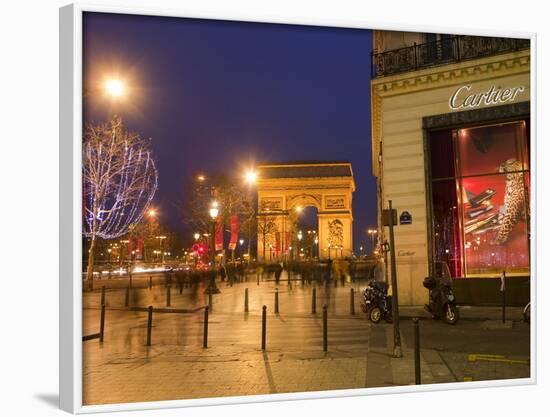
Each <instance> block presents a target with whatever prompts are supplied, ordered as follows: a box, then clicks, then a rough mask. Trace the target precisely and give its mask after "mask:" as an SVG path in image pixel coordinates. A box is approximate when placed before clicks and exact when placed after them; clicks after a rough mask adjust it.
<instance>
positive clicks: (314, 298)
mask: <svg viewBox="0 0 550 417" xmlns="http://www.w3.org/2000/svg"><path fill="white" fill-rule="evenodd" d="M316 310H317V288H315V287H313V292H312V293H311V314H315V313H317V311H316Z"/></svg>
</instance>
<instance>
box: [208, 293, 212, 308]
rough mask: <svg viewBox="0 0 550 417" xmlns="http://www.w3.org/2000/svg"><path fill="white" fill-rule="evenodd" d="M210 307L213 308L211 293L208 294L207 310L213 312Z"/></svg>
mask: <svg viewBox="0 0 550 417" xmlns="http://www.w3.org/2000/svg"><path fill="white" fill-rule="evenodd" d="M212 307H213V306H212V293H208V308H209V309H210V310H213V308H212Z"/></svg>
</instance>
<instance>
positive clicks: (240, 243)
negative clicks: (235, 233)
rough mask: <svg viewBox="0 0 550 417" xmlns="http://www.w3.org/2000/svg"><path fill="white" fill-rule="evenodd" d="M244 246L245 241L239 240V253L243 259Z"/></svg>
mask: <svg viewBox="0 0 550 417" xmlns="http://www.w3.org/2000/svg"><path fill="white" fill-rule="evenodd" d="M243 245H244V239H239V247H240V250H239V252H240V253H241V257H242V256H243Z"/></svg>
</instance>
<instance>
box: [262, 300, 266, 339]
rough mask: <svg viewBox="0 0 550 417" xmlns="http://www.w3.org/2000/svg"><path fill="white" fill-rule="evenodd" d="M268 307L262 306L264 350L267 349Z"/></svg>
mask: <svg viewBox="0 0 550 417" xmlns="http://www.w3.org/2000/svg"><path fill="white" fill-rule="evenodd" d="M266 310H267V307H266V306H263V307H262V350H265V331H266V328H265V327H266V320H267V311H266Z"/></svg>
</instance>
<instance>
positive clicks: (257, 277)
mask: <svg viewBox="0 0 550 417" xmlns="http://www.w3.org/2000/svg"><path fill="white" fill-rule="evenodd" d="M256 285H260V274H258V273H256Z"/></svg>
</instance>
